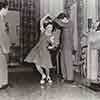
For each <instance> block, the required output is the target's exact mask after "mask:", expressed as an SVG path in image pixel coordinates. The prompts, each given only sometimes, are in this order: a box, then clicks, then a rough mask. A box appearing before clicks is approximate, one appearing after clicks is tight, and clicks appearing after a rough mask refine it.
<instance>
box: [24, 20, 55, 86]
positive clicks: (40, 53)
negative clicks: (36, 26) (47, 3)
mask: <svg viewBox="0 0 100 100" xmlns="http://www.w3.org/2000/svg"><path fill="white" fill-rule="evenodd" d="M43 28H44V29H43V31H42V33H41V36H40V41H39V42H38V43H37V45H36V46H35V47H34V48H33V49H32V50H31V52H30V53H29V54H28V56H27V57H26V59H25V61H26V62H29V63H32V62H33V63H35V64H36V68H37V70H38V71H39V72H40V74H41V75H42V78H41V80H40V84H44V83H45V79H46V80H47V82H48V83H52V80H51V77H50V72H49V71H50V70H49V69H50V68H52V67H53V66H52V62H51V55H50V52H49V50H50V49H53V48H54V47H55V44H56V43H55V40H54V36H53V32H54V28H53V23H52V22H51V21H47V22H44V24H43ZM42 68H44V69H45V71H46V75H45V73H44V72H43V69H42Z"/></svg>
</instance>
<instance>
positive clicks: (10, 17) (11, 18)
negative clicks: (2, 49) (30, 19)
mask: <svg viewBox="0 0 100 100" xmlns="http://www.w3.org/2000/svg"><path fill="white" fill-rule="evenodd" d="M6 21H7V22H8V24H9V36H10V40H11V42H12V43H16V44H17V45H18V40H17V38H18V37H17V33H16V25H19V24H20V16H19V12H18V11H9V12H8V14H7V16H6Z"/></svg>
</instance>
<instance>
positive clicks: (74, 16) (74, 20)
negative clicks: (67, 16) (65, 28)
mask: <svg viewBox="0 0 100 100" xmlns="http://www.w3.org/2000/svg"><path fill="white" fill-rule="evenodd" d="M71 21H72V23H73V26H74V31H73V40H74V49H75V50H77V49H78V31H77V3H76V2H75V3H74V4H73V5H72V6H71Z"/></svg>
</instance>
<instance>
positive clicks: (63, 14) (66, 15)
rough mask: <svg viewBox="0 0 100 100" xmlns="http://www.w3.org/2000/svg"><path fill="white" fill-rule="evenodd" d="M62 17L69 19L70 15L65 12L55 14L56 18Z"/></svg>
mask: <svg viewBox="0 0 100 100" xmlns="http://www.w3.org/2000/svg"><path fill="white" fill-rule="evenodd" d="M64 17H66V18H67V19H69V18H70V15H69V14H68V13H67V14H65V13H60V14H59V15H58V16H57V18H58V19H63V18H64Z"/></svg>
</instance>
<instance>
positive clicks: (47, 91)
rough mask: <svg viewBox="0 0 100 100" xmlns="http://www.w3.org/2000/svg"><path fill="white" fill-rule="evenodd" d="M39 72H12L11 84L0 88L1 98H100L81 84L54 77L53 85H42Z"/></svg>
mask: <svg viewBox="0 0 100 100" xmlns="http://www.w3.org/2000/svg"><path fill="white" fill-rule="evenodd" d="M39 80H40V75H39V73H38V72H19V73H18V72H17V73H15V72H12V73H11V72H10V73H9V83H10V86H9V87H8V88H6V89H2V90H0V100H100V96H99V95H97V94H96V93H95V92H93V91H91V90H89V89H88V88H85V87H83V86H81V85H79V84H75V83H73V84H68V83H66V82H63V81H61V80H59V79H57V78H56V77H53V81H54V82H53V84H52V85H48V84H45V85H42V86H41V85H40V84H39Z"/></svg>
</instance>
